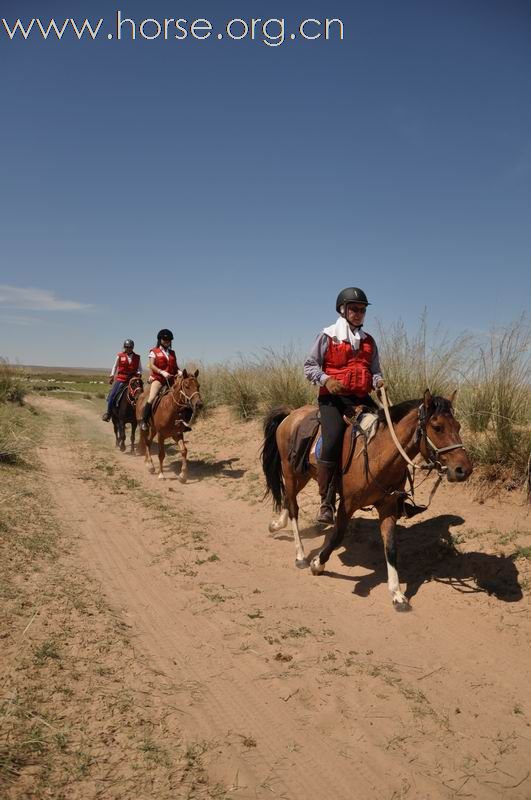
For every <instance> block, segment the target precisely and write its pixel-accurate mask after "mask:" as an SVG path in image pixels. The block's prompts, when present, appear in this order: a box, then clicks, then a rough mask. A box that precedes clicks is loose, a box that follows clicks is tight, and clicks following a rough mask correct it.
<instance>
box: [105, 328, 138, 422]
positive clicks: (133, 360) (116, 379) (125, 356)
mask: <svg viewBox="0 0 531 800" xmlns="http://www.w3.org/2000/svg"><path fill="white" fill-rule="evenodd" d="M134 346H135V343H134V342H133V340H132V339H126V340H125V342H124V349H123V350H122V352H120V353H118V354H117V356H116V358H115V360H114V364H113V368H112V369H111V374H110V375H109V383H111V384H112V389H111V391H110V392H109V394H108V395H107V411H106V412H105V414H104V415H103V416H102V420H103V421H104V422H108V421H109V420H110V418H111V412H112V407H113V403H114V401H115V398H116V395H117V394H118V392H119V391H120V389H122V388H123V385H124V383H129V381H130V380H131V378H133V377H134V376H135V375H138V376H139V377H141V375H142V364H141V363H140V356H139V355H138V353H135V352H133V348H134Z"/></svg>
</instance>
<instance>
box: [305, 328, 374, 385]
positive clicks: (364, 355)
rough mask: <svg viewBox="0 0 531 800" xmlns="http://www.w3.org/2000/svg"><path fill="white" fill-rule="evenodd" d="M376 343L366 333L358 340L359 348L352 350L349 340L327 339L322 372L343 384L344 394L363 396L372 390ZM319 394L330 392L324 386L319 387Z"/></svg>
mask: <svg viewBox="0 0 531 800" xmlns="http://www.w3.org/2000/svg"><path fill="white" fill-rule="evenodd" d="M375 348H376V343H375V341H374V339H373V338H372V336H369V334H368V333H366V334H365V337H364V338H363V339H361V340H360V347H359V350H354V349H353V347H352V345H351V344H350V342H337V341H335V339H329V340H328V349H327V351H326V353H325V357H324V363H323V372H326V374H327V375H328V376H329V377H330V378H336V380H338V381H341V383H344V384H345V394H354V395H356V396H357V397H363V396H364V395H366V394H369V392H371V391H372V388H373V386H372V372H371V364H372V357H373V355H374V351H375ZM319 394H321V395H323V394H330V392H329V391H328V389H327V388H326V386H322V387H321V388H320V389H319Z"/></svg>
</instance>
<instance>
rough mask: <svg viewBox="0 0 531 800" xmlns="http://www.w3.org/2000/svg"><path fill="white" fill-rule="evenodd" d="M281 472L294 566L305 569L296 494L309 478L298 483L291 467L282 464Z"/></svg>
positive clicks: (306, 564) (305, 559)
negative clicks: (291, 536)
mask: <svg viewBox="0 0 531 800" xmlns="http://www.w3.org/2000/svg"><path fill="white" fill-rule="evenodd" d="M282 472H283V474H284V482H285V484H286V506H287V512H288V517H289V519H290V520H291V530H292V531H293V540H294V542H295V566H296V567H298V568H299V569H305V568H306V567H307V566H308V560H307V558H306V555H305V553H304V546H303V544H302V540H301V535H300V533H299V504H298V503H297V494H298V493H299V492H300V491H301V489H302V488H303V487H304V486H305V485H306V484H307V483H308V480H309V476H305V477H304V478H303V479H302V481H301V482H300V483H299V482H298V481H297V476H296V475H295V474H294V473H293V471H292V469H291V467H290V466H289V465H288V464H286V463H284V462H283V463H282ZM281 517H282V514H281Z"/></svg>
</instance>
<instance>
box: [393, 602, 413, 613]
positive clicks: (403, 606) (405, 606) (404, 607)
mask: <svg viewBox="0 0 531 800" xmlns="http://www.w3.org/2000/svg"><path fill="white" fill-rule="evenodd" d="M393 608H394V610H395V611H411V606H410V605H409V603H408V601H407V600H393Z"/></svg>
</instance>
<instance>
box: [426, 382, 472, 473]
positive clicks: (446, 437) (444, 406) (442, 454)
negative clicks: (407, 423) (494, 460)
mask: <svg viewBox="0 0 531 800" xmlns="http://www.w3.org/2000/svg"><path fill="white" fill-rule="evenodd" d="M455 395H456V392H454V393H453V394H452V396H451V398H449V399H447V398H445V397H432V395H431V394H430V392H429V390H428V389H426V391H425V392H424V399H423V401H422V403H421V405H420V408H419V428H418V436H419V439H420V452H421V453H422V455H423V457H424V458H425V459H426V461H427V462H428V464H431V465H433V466H434V467H436V469H438V470H439V471H440V472H442V471H445V472H446V477H447V478H448V480H449V481H451V482H454V481H466V479H467V478H468V477H469V475H470V474H471V472H472V463H471V461H470V459H469V457H468V455H467V452H466V450H465V447H464V445H463V442H462V440H461V436H460V435H459V430H460V428H461V425H460V424H459V422H458V421H457V420H456V418H455V417H454V414H453V409H452V403H453V401H454V398H455Z"/></svg>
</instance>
